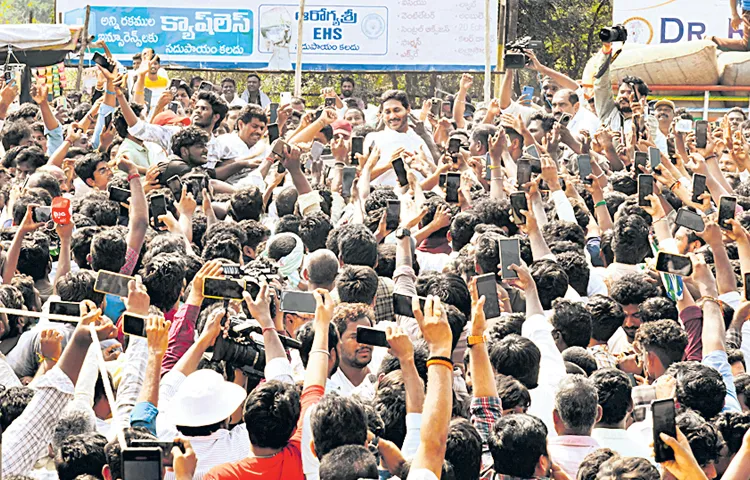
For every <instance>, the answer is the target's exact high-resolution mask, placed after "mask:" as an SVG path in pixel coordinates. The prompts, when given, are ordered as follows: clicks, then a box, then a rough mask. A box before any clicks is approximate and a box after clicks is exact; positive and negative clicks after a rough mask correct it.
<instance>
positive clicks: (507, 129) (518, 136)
mask: <svg viewBox="0 0 750 480" xmlns="http://www.w3.org/2000/svg"><path fill="white" fill-rule="evenodd" d="M505 133H506V134H508V139H510V141H511V143H512V142H514V141H516V140H518V142H519V148H523V144H524V139H523V135H521V134H520V133H518V132H517V131H516V130H515V129H514V128H512V127H508V126H506V127H505Z"/></svg>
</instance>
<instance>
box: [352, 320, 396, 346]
mask: <svg viewBox="0 0 750 480" xmlns="http://www.w3.org/2000/svg"><path fill="white" fill-rule="evenodd" d="M357 343H362V344H365V345H374V346H376V347H385V348H388V347H390V344H389V343H388V341H387V340H386V339H385V332H384V331H383V330H378V329H377V328H372V327H365V326H364V325H359V326H357Z"/></svg>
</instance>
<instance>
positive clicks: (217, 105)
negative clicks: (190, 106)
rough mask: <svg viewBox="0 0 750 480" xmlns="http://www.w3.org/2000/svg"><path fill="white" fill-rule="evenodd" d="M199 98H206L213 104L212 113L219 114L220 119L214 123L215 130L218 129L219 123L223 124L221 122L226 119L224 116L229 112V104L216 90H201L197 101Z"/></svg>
mask: <svg viewBox="0 0 750 480" xmlns="http://www.w3.org/2000/svg"><path fill="white" fill-rule="evenodd" d="M198 100H205V101H206V102H208V103H209V104H210V105H211V113H212V114H213V115H218V116H219V119H218V120H217V121H216V123H215V124H214V130H216V129H217V128H218V127H219V125H221V122H223V121H224V118H226V116H227V112H229V105H227V102H225V101H224V99H223V98H221V97H220V96H219V95H218V94H217V93H216V92H212V91H208V90H201V91H199V92H198V94H197V96H196V97H195V101H196V103H197V102H198Z"/></svg>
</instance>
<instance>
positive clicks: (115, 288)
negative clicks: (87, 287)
mask: <svg viewBox="0 0 750 480" xmlns="http://www.w3.org/2000/svg"><path fill="white" fill-rule="evenodd" d="M131 280H135V277H129V276H127V275H121V274H119V273H114V272H108V271H106V270H99V273H98V274H97V276H96V283H95V284H94V291H95V292H99V293H106V294H110V295H114V296H116V297H122V298H127V296H128V283H129V282H130V281H131Z"/></svg>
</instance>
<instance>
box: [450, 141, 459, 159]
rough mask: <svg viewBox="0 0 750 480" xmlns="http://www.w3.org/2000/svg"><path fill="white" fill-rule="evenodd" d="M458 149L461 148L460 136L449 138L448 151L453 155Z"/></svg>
mask: <svg viewBox="0 0 750 480" xmlns="http://www.w3.org/2000/svg"><path fill="white" fill-rule="evenodd" d="M459 150H461V139H460V138H451V139H450V140H448V153H449V154H450V155H451V156H452V157H455V156H456V154H458V152H459Z"/></svg>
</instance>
